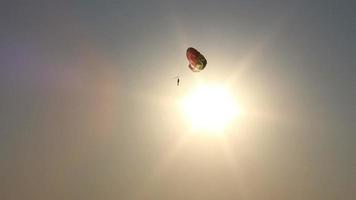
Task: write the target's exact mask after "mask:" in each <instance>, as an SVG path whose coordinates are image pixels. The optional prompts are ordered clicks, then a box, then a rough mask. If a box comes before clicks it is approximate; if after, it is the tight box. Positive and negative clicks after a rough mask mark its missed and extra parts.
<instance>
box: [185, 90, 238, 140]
mask: <svg viewBox="0 0 356 200" xmlns="http://www.w3.org/2000/svg"><path fill="white" fill-rule="evenodd" d="M181 107H182V111H183V113H184V115H185V116H186V117H187V119H188V120H189V122H190V123H191V125H192V127H193V129H194V130H199V131H204V132H209V133H222V132H223V131H224V129H225V128H226V127H227V125H228V124H229V123H230V122H231V121H232V120H233V119H234V118H235V116H236V115H237V114H238V109H237V106H236V104H235V101H234V99H233V97H232V96H231V94H229V92H228V90H227V89H226V88H224V87H219V86H200V87H198V88H197V89H196V90H195V91H193V92H192V93H191V94H189V95H188V96H186V97H184V98H183V99H182V101H181Z"/></svg>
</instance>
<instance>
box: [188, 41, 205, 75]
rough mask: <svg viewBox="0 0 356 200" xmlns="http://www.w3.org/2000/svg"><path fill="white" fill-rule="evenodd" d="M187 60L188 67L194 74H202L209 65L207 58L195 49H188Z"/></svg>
mask: <svg viewBox="0 0 356 200" xmlns="http://www.w3.org/2000/svg"><path fill="white" fill-rule="evenodd" d="M187 59H188V61H189V65H188V67H189V68H190V69H191V70H192V71H193V72H200V71H201V70H203V69H204V68H205V66H206V64H207V63H208V62H207V60H206V59H205V57H204V56H203V55H202V54H201V53H200V52H199V51H198V50H196V49H194V48H193V47H189V48H188V49H187Z"/></svg>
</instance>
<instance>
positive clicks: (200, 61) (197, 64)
mask: <svg viewBox="0 0 356 200" xmlns="http://www.w3.org/2000/svg"><path fill="white" fill-rule="evenodd" d="M186 55H187V59H188V62H189V64H188V67H189V69H190V70H192V71H193V72H200V71H202V70H203V69H204V68H205V67H206V65H207V64H208V62H207V60H206V58H205V57H204V56H203V55H202V54H201V53H200V52H199V51H198V50H196V49H194V48H193V47H189V48H188V49H187V53H186ZM179 77H180V76H177V77H175V78H177V86H179V81H180V79H179Z"/></svg>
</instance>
